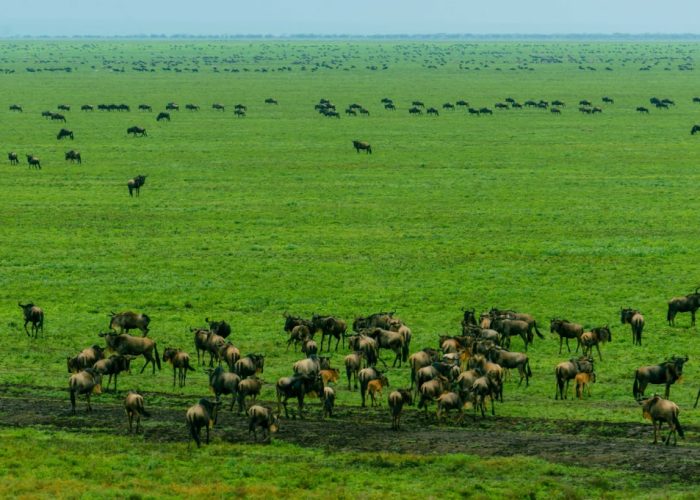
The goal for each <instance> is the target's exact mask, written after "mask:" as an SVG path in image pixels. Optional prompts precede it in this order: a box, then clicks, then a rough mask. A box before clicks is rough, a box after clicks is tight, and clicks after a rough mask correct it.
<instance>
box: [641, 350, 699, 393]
mask: <svg viewBox="0 0 700 500" xmlns="http://www.w3.org/2000/svg"><path fill="white" fill-rule="evenodd" d="M687 361H688V356H686V357H685V358H680V357H676V356H672V357H671V359H670V360H666V361H664V362H663V363H661V364H659V365H651V366H642V367H641V368H637V370H636V371H635V372H634V384H633V385H632V395H633V396H634V399H637V400H639V399H642V398H643V397H644V390H645V389H646V387H647V385H648V384H664V385H665V386H666V391H665V392H664V398H666V399H668V396H669V394H670V392H671V385H672V384H674V383H675V382H676V380H678V379H679V378H681V375H683V365H684V364H685V363H686V362H687Z"/></svg>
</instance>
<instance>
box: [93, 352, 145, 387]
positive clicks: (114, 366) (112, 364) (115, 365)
mask: <svg viewBox="0 0 700 500" xmlns="http://www.w3.org/2000/svg"><path fill="white" fill-rule="evenodd" d="M135 357H136V356H131V355H126V356H123V355H121V354H112V355H111V356H110V357H109V358H106V359H100V360H98V361H96V362H95V364H94V365H93V368H94V369H95V371H96V372H97V373H99V374H100V375H103V376H104V375H109V379H108V380H107V390H109V384H110V383H111V382H112V377H114V392H117V377H118V376H119V374H120V373H121V372H124V371H128V370H129V367H130V365H131V360H132V359H133V358H135Z"/></svg>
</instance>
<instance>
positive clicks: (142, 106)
mask: <svg viewBox="0 0 700 500" xmlns="http://www.w3.org/2000/svg"><path fill="white" fill-rule="evenodd" d="M139 110H140V111H153V108H152V107H151V106H150V105H149V104H139Z"/></svg>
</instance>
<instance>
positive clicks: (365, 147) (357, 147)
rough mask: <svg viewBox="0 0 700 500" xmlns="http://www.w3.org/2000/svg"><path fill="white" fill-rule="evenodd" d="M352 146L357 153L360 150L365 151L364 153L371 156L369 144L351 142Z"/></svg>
mask: <svg viewBox="0 0 700 500" xmlns="http://www.w3.org/2000/svg"><path fill="white" fill-rule="evenodd" d="M352 145H353V147H354V148H355V150H356V151H357V152H358V153H359V152H360V150H361V149H362V150H364V151H365V153H367V154H372V146H370V144H369V143H368V142H364V141H352Z"/></svg>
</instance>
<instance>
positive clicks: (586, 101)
mask: <svg viewBox="0 0 700 500" xmlns="http://www.w3.org/2000/svg"><path fill="white" fill-rule="evenodd" d="M578 103H579V106H593V103H592V102H591V101H589V100H588V99H582V100H580V101H579V102H578Z"/></svg>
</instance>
